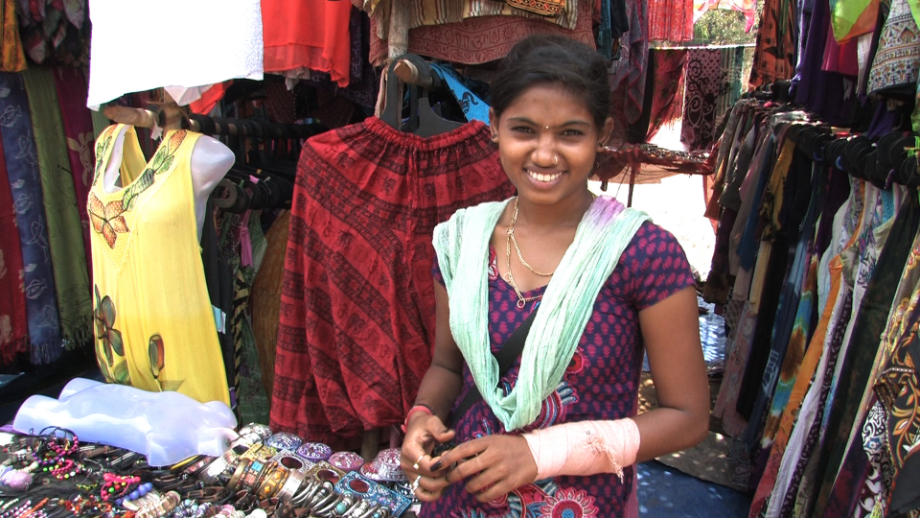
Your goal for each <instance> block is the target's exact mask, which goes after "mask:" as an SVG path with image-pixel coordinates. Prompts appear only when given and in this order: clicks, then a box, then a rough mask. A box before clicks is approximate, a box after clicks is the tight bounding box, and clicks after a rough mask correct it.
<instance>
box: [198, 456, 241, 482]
mask: <svg viewBox="0 0 920 518" xmlns="http://www.w3.org/2000/svg"><path fill="white" fill-rule="evenodd" d="M235 459H236V453H235V452H234V451H233V450H228V451H227V452H226V453H224V454H223V455H221V456H220V457H218V458H216V459H214V461H213V462H211V463H210V464H208V466H207V467H205V468H204V469H202V470H201V471H199V472H198V478H200V479H201V480H203V481H204V482H205V483H206V484H209V485H211V484H215V483H217V481H218V479H219V477H220V476H221V475H223V473H224V471H227V468H229V467H230V465H231V464H232V463H233V461H234V460H235Z"/></svg>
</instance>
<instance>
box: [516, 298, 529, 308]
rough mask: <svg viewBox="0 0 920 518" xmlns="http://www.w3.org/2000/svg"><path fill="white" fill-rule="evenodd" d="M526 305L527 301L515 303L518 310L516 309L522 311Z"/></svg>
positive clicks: (521, 300) (522, 300)
mask: <svg viewBox="0 0 920 518" xmlns="http://www.w3.org/2000/svg"><path fill="white" fill-rule="evenodd" d="M526 305H527V301H526V300H524V299H518V301H517V308H518V309H524V306H526Z"/></svg>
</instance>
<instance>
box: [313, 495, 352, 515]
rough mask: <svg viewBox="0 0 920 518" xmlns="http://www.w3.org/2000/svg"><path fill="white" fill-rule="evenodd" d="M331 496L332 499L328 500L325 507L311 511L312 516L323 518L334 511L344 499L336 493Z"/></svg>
mask: <svg viewBox="0 0 920 518" xmlns="http://www.w3.org/2000/svg"><path fill="white" fill-rule="evenodd" d="M332 495H333V497H334V498H332V499H331V500H329V501H328V502H327V503H326V504H325V505H322V506H317V508H316V509H315V510H314V511H313V514H318V515H320V516H325V515H327V514H328V513H329V511H331V510H333V509H335V507H336V506H337V505H339V503H341V502H342V501H344V499H345V497H343V496H342V495H340V494H338V493H332Z"/></svg>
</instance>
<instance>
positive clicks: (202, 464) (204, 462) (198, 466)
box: [182, 456, 214, 476]
mask: <svg viewBox="0 0 920 518" xmlns="http://www.w3.org/2000/svg"><path fill="white" fill-rule="evenodd" d="M212 462H214V457H207V456H205V457H202V458H201V459H199V460H197V461H195V462H193V463H192V464H190V465H189V466H188V467H187V468H185V469H183V470H182V471H184V472H186V473H188V474H189V476H195V475H197V474H198V473H200V472H201V471H203V470H204V469H205V468H207V467H208V466H210V465H211V463H212Z"/></svg>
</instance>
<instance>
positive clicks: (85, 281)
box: [22, 67, 93, 348]
mask: <svg viewBox="0 0 920 518" xmlns="http://www.w3.org/2000/svg"><path fill="white" fill-rule="evenodd" d="M22 77H23V79H24V80H25V85H26V92H27V93H28V97H29V108H30V111H31V113H32V127H33V131H34V132H35V150H36V153H37V155H38V167H39V171H40V174H41V185H42V195H43V196H44V201H45V217H47V218H48V237H49V238H50V239H49V243H50V245H51V266H52V268H53V270H54V282H55V286H56V288H57V298H58V313H59V315H60V319H61V334H62V335H63V338H64V346H65V347H68V348H69V347H72V346H73V345H83V344H89V343H90V342H91V340H92V336H93V331H92V327H91V326H92V323H93V307H92V299H91V293H92V292H91V291H90V287H89V270H88V269H87V267H86V252H85V247H84V244H83V230H82V226H81V225H80V214H79V212H78V210H77V197H76V194H75V193H74V187H73V176H72V175H71V173H70V159H69V158H68V155H67V139H66V137H65V136H64V124H63V123H62V122H61V112H60V108H58V99H57V93H56V92H55V90H54V74H53V72H51V70H50V69H47V68H40V67H32V68H30V69H28V70H26V71H25V72H23V73H22Z"/></svg>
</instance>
